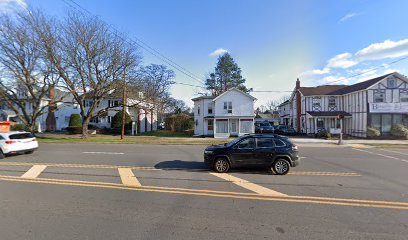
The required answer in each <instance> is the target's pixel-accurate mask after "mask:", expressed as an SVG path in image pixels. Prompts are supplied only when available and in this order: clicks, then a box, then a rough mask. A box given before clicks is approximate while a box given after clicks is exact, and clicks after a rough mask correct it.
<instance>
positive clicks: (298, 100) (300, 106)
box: [296, 78, 302, 132]
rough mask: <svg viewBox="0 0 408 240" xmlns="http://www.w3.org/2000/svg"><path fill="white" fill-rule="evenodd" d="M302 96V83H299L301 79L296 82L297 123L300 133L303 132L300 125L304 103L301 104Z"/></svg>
mask: <svg viewBox="0 0 408 240" xmlns="http://www.w3.org/2000/svg"><path fill="white" fill-rule="evenodd" d="M301 97H302V96H301V94H300V81H299V78H298V79H297V80H296V120H297V121H296V123H297V126H296V128H297V129H296V130H297V131H298V132H300V131H301V126H300V123H301V119H300V118H301V115H302V102H301Z"/></svg>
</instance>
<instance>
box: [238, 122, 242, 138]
mask: <svg viewBox="0 0 408 240" xmlns="http://www.w3.org/2000/svg"><path fill="white" fill-rule="evenodd" d="M239 134H241V118H238V137H239Z"/></svg>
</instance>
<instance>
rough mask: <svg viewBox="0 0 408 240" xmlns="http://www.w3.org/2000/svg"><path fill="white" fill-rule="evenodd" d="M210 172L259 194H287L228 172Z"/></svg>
mask: <svg viewBox="0 0 408 240" xmlns="http://www.w3.org/2000/svg"><path fill="white" fill-rule="evenodd" d="M210 174H211V175H213V176H216V177H219V178H222V179H224V180H227V181H229V182H232V183H234V184H236V185H238V186H240V187H243V188H245V189H248V190H250V191H253V192H256V193H258V194H261V195H269V196H279V197H283V196H288V195H286V194H283V193H280V192H277V191H274V190H272V189H269V188H266V187H262V186H260V185H258V184H255V183H251V182H249V181H247V180H244V179H241V178H238V177H234V176H232V175H230V174H227V173H210Z"/></svg>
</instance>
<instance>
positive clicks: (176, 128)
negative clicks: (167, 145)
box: [165, 113, 193, 132]
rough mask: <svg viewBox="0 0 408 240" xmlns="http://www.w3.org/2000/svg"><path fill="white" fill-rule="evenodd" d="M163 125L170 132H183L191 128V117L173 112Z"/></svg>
mask: <svg viewBox="0 0 408 240" xmlns="http://www.w3.org/2000/svg"><path fill="white" fill-rule="evenodd" d="M165 127H166V129H167V130H170V131H172V132H184V131H187V130H190V129H192V128H193V119H192V118H191V117H190V116H189V115H187V114H185V113H178V114H173V115H171V116H169V117H168V118H167V119H166V123H165Z"/></svg>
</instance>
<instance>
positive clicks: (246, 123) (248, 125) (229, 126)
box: [214, 116, 255, 138]
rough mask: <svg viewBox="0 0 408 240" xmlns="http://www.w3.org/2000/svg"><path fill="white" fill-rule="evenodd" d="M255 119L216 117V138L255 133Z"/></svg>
mask: <svg viewBox="0 0 408 240" xmlns="http://www.w3.org/2000/svg"><path fill="white" fill-rule="evenodd" d="M254 132H255V128H254V117H253V116H252V117H245V116H243V117H215V118H214V137H215V138H229V137H236V136H242V135H245V134H248V133H254Z"/></svg>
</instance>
